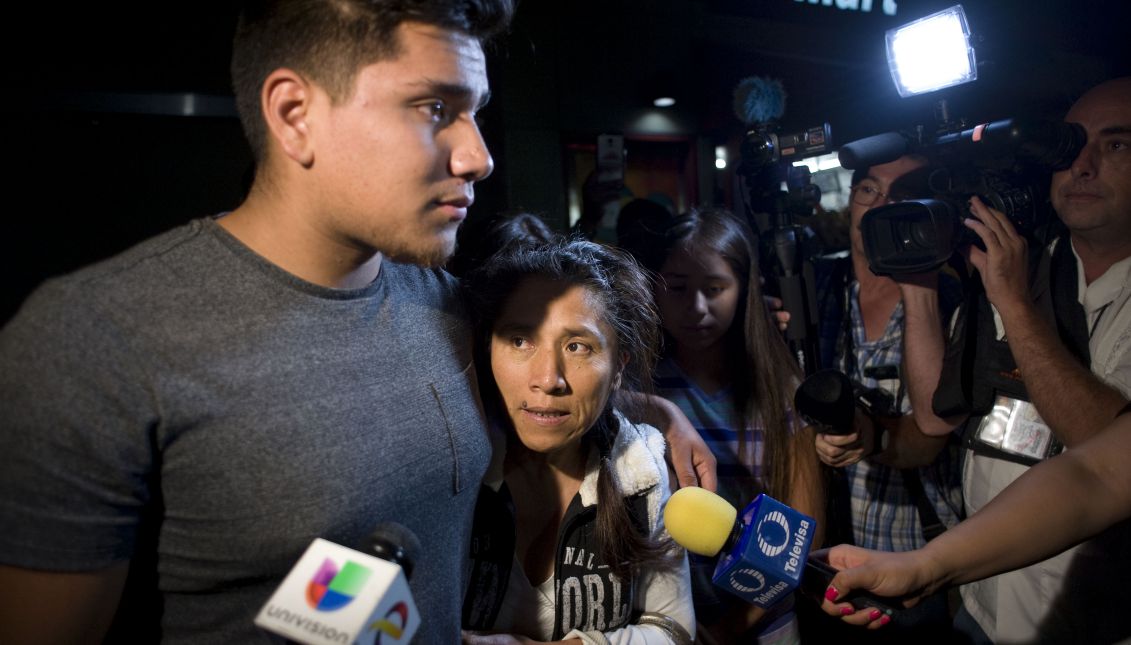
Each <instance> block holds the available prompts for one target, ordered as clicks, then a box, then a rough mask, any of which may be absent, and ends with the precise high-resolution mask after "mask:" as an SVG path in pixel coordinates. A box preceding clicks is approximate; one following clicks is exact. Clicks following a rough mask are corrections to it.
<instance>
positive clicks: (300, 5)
mask: <svg viewBox="0 0 1131 645" xmlns="http://www.w3.org/2000/svg"><path fill="white" fill-rule="evenodd" d="M513 13H514V0H248V1H247V2H245V3H244V5H243V10H242V11H241V12H240V19H239V24H238V25H237V27H236V35H235V39H234V41H233V44H232V67H231V71H232V87H233V90H234V91H235V95H236V108H237V109H238V111H239V115H240V121H241V122H242V123H243V129H244V133H245V135H246V136H247V139H248V142H249V143H250V144H251V149H252V152H253V153H254V154H255V158H256V160H257V161H260V162H262V161H263V158H264V156H265V154H266V150H267V126H266V123H265V121H264V119H263V114H262V112H261V110H260V105H259V95H260V91H261V88H262V87H263V82H264V81H265V80H266V79H267V76H268V75H269V74H270V73H271V72H273V71H275V70H276V69H279V68H282V67H286V68H289V69H293V70H295V71H297V72H299V73H301V74H304V75H306V76H308V77H309V78H310V79H311V80H313V81H314V82H316V83H318V85H320V86H321V87H322V88H323V89H325V90H326V92H327V93H328V94H329V95H330V99H331V100H332V101H334V102H338V101H342V100H345V99H346V98H348V97H349V94H350V93H351V92H352V90H353V86H354V80H355V78H356V76H357V72H358V70H360V69H361V68H362V67H364V66H365V65H369V64H372V63H375V62H377V61H379V60H382V59H388V58H394V57H396V56H397V55H398V54H399V53H400V43H399V42H398V41H397V38H396V32H397V27H399V26H400V25H401V23H404V22H419V23H423V24H427V25H434V26H437V27H441V28H444V29H449V30H452V31H458V32H462V33H465V34H467V35H469V36H472V37H473V38H476V39H477V40H480V41H483V40H485V39H487V38H490V37H491V36H493V35H495V34H496V33H498V32H500V31H502V30H503V29H505V28H506V27H507V25H508V24H509V23H510V19H511V16H512V14H513Z"/></svg>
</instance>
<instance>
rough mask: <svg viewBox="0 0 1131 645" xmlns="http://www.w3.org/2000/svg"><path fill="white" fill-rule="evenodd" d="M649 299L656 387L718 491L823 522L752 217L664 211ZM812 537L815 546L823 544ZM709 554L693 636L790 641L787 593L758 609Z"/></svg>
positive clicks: (808, 439) (820, 492)
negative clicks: (716, 572) (763, 497)
mask: <svg viewBox="0 0 1131 645" xmlns="http://www.w3.org/2000/svg"><path fill="white" fill-rule="evenodd" d="M655 244H656V253H654V254H653V256H652V258H653V259H652V262H653V266H651V267H649V268H650V269H652V270H653V271H655V272H656V273H657V274H659V277H660V281H659V283H658V285H657V288H656V303H657V305H658V307H659V310H660V315H661V317H662V318H663V328H664V332H665V346H664V356H663V358H662V359H661V360H660V363H659V365H658V366H657V370H656V375H655V383H656V389H657V393H658V394H660V395H661V396H664V397H666V398H668V399H670V400H671V401H673V402H675V403H676V404H677V405H678V406H679V407H680V408H681V409H682V410H683V412H684V414H686V415H687V417H688V418H689V419H690V420H691V423H692V425H694V426H696V427H697V428H698V429H699V431H700V433H701V434H702V436H703V438H704V439H705V440H706V442H707V445H708V446H710V447H711V449H712V451H713V452H714V454H715V458H716V459H717V460H718V477H719V494H720V495H722V496H723V497H724V498H725V499H726V500H727V501H729V502H730V503H731V504H733V505H734V506H736V507H737V508H740V509H741V508H743V507H744V506H746V505H747V504H748V503H750V501H751V500H753V499H754V497H755V496H757V494H758V493H762V492H764V493H766V494H768V495H770V496H771V497H773V498H775V499H778V500H780V501H782V502H784V503H786V504H788V505H790V506H792V507H793V508H796V509H797V510H799V511H801V512H803V513H805V514H807V515H810V516H812V517H814V518H816V519H817V526H818V527H820V526H821V525H822V524H823V522H824V512H823V509H824V485H823V482H822V479H821V474H820V467H819V465H818V462H817V458H816V454H815V452H814V450H813V433H812V430H811V429H810V428H800V427H799V424H798V423H797V422H796V419H794V417H793V414H792V411H791V409H790V408H791V405H792V401H793V393H794V391H795V390H796V388H797V384H798V382H799V379H800V375H799V370H798V369H797V364H796V363H795V362H794V360H793V358H792V357H791V356H790V355H789V351H788V349H787V348H786V346H785V343H784V341H783V340H782V337H781V334H780V333H779V332H778V330H777V327H776V326H775V324H774V322H773V320H772V319H771V318H770V315H769V312H768V311H767V309H766V305H765V302H764V301H763V299H762V291H761V286H760V285H761V277H760V275H759V272H758V258H757V256H756V251H755V249H756V245H755V244H754V241H753V234H752V233H751V232H750V229H749V227H747V226H746V224H744V223H743V222H741V221H740V220H738V219H737V218H736V217H734V216H733V215H731V214H730V213H729V212H727V211H724V210H721V209H704V210H693V211H691V212H690V213H688V214H685V215H682V216H680V217H677V218H676V219H674V220H672V222H671V224H670V225H669V226H668V228H667V230H666V231H664V232H663V234H662V235H661V236H660V237H659V239H657V240H656V243H655ZM820 541H821V536H820V535H818V536H816V539H815V544H820ZM713 568H714V561H713V560H711V561H707V560H699V559H697V557H693V559H692V574H693V575H692V579H693V583H694V591H695V607H696V613H697V615H698V617H699V621H700V624H701V625H702V626H703V629H702V632H705V633H704V634H702V635H701V636H702V637H703V638H711V637H714V638H715V639H717V640H719V641H721V642H757V643H780V642H796V640H797V638H798V632H797V621H796V618H795V617H794V615H793V612H792V606H793V603H792V600H790V601H788V602H782V603H779V604H778V605H777V606H775V607H774V608H772V609H771V610H770V613H769V615H766V612H764V611H763V610H761V609H759V608H757V607H754V606H753V605H747V604H745V603H740V602H739V601H738V600H737V599H736V598H732V597H730V596H729V595H727V594H722V593H716V592H717V589H715V587H714V585H712V584H711V582H710V576H711V573H712V571H713Z"/></svg>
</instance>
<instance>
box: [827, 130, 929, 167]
mask: <svg viewBox="0 0 1131 645" xmlns="http://www.w3.org/2000/svg"><path fill="white" fill-rule="evenodd" d="M913 148H914V145H913V144H912V142H911V139H909V138H908V137H907V136H905V135H903V134H900V133H898V132H885V133H883V134H877V135H874V136H871V137H865V138H863V139H857V140H856V141H853V142H851V143H846V144H844V145H843V146H841V147H840V150H839V151H837V159H839V160H840V165H841V166H843V167H844V168H847V169H849V170H856V169H858V168H870V167H872V166H878V165H880V164H883V163H888V162H889V161H895V160H896V159H899V158H900V157H902V156H903V155H905V154H908V153H910V152H911V151H912V150H913Z"/></svg>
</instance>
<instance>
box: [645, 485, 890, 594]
mask: <svg viewBox="0 0 1131 645" xmlns="http://www.w3.org/2000/svg"><path fill="white" fill-rule="evenodd" d="M664 525H665V527H666V528H667V530H668V534H669V535H671V536H672V539H673V540H675V541H676V543H677V544H679V545H680V546H682V547H684V548H685V549H687V550H688V551H691V552H692V553H698V554H699V555H704V556H707V557H714V556H715V555H718V556H719V561H718V564H717V565H716V566H715V572H714V574H713V575H712V576H711V581H712V582H714V583H715V586H717V587H720V588H722V589H725V590H726V591H728V592H730V593H732V594H734V595H736V596H738V597H739V598H742V599H743V600H745V601H746V602H748V603H750V604H753V605H756V606H758V607H763V608H767V607H770V606H771V605H773V604H775V603H777V602H778V601H780V600H783V599H785V598H786V597H787V596H788V595H789V594H790V592H792V591H793V590H794V589H797V588H798V587H802V588H803V589H804V590H805V591H806V592H807V593H809V594H811V595H814V596H815V597H817V598H822V597H823V596H824V593H825V589H826V588H827V587H828V585H829V582H830V581H831V580H832V577H833V576H834V575H836V569H834V568H833V567H831V566H830V565H829V564H828V563H827V562H824V561H822V560H821V559H819V558H816V557H814V558H810V557H809V548H810V547H811V546H812V544H813V535H814V533H815V532H816V528H817V521H816V520H815V519H813V518H812V517H809V516H808V515H805V514H804V513H801V512H799V511H796V510H794V509H792V508H790V507H789V506H786V505H785V504H782V503H781V502H779V501H777V500H776V499H774V498H772V497H770V496H768V495H765V494H761V495H758V497H756V498H754V501H752V502H750V504H748V505H747V506H746V508H745V509H743V511H742V513H741V515H740V514H739V513H738V511H737V510H736V509H735V508H734V507H733V506H731V505H730V503H729V502H727V501H726V500H724V499H723V498H722V497H719V496H718V495H716V494H714V493H712V492H711V491H709V490H706V489H704V488H698V487H695V486H688V487H684V488H681V489H679V490H678V491H676V492H675V493H673V494H672V496H671V498H670V499H669V500H668V503H667V506H665V507H664ZM845 600H847V601H848V602H851V603H852V605H853V606H854V607H856V608H857V609H863V608H865V607H869V608H874V609H879V610H880V611H882V612H884V613H886V614H888V615H889V616H890V615H891V614H892V613H893V610H892V608H891V607H890V606H889V605H888V604H887V603H886V602H885V601H884V600H882V599H881V598H879V597H878V596H874V595H871V594H868V593H863V592H854V593H852V594H850V595H849V596H848V597H847V598H845Z"/></svg>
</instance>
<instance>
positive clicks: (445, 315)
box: [0, 219, 490, 643]
mask: <svg viewBox="0 0 1131 645" xmlns="http://www.w3.org/2000/svg"><path fill="white" fill-rule="evenodd" d="M456 288H457V285H456V283H455V280H454V279H452V278H451V277H450V276H448V275H447V274H445V273H444V272H443V271H441V270H439V269H422V268H418V267H413V266H407V265H398V264H395V263H393V262H390V261H388V260H386V261H385V262H384V263H383V265H382V267H381V272H380V275H379V277H378V278H377V280H375V281H374V282H373V283H372V284H371V285H369V286H367V287H365V288H363V289H356V290H333V289H326V288H323V287H319V286H316V285H313V284H310V283H307V282H304V281H302V280H300V279H298V278H296V277H294V276H292V275H290V274H288V273H286V272H284V271H282V270H280V269H279V268H278V267H276V266H274V265H272V264H271V263H269V262H267V261H266V260H264V259H263V258H261V257H259V256H258V255H256V254H255V253H253V252H252V251H250V250H249V249H248V248H246V247H245V246H244V245H242V244H241V243H240V242H238V241H237V240H235V239H234V238H233V237H231V236H230V235H228V234H227V233H226V232H225V231H224V230H223V229H221V228H220V227H219V226H218V225H217V224H216V223H215V222H214V221H213V220H211V219H202V220H196V221H193V222H191V223H189V224H187V225H185V226H183V227H180V228H178V229H175V230H173V231H170V232H168V233H165V234H163V235H160V236H158V237H155V238H153V239H151V240H149V241H147V242H144V243H142V244H140V245H138V246H137V247H134V248H133V249H130V250H129V251H126V252H125V253H123V254H121V255H119V256H117V257H115V258H112V259H110V260H108V261H106V262H103V263H101V264H98V265H95V266H92V267H89V268H87V269H84V270H82V271H80V272H78V273H75V274H73V275H70V276H67V277H64V278H61V279H57V280H52V281H49V282H47V283H45V284H44V285H43V286H42V287H41V288H40V289H38V290H37V291H36V293H35V294H33V295H32V296H31V297H30V298H29V299H28V301H27V302H26V303H25V304H24V307H23V309H22V310H21V311H20V313H19V314H18V315H17V316H16V318H15V319H13V320H12V322H11V323H10V324H8V325H7V326H6V327H5V329H4V330H3V332H2V333H0V409H2V410H3V412H2V414H0V455H3V456H2V457H0V459H2V464H3V465H2V466H0V525H2V526H3V527H4V530H3V531H0V561H2V562H4V563H6V564H10V565H16V566H21V567H28V568H37V569H47V570H55V571H84V570H94V569H98V568H102V567H106V566H109V565H111V564H114V563H118V562H122V561H125V560H132V561H133V563H134V565H133V567H132V570H131V579H130V582H129V585H128V591H133V592H138V593H136V594H129V595H128V597H130V598H133V597H137V598H142V599H146V598H148V599H150V600H151V601H152V600H153V599H156V600H157V602H150V603H149V606H146V607H145V608H144V609H143V610H142V609H136V608H132V607H133V606H132V605H130V604H129V603H127V604H126V605H125V606H124V607H125V609H124V610H120V612H119V618H123V612H125V613H126V614H132V615H125V616H124V618H125V621H126V624H128V625H129V626H131V627H133V628H135V629H136V627H137V626H138V625H139V624H142V623H145V622H147V621H152V620H155V619H156V615H157V614H160V628H161V630H162V638H163V640H164V641H166V642H192V643H202V642H242V641H248V640H256V639H259V640H262V639H264V638H266V636H265V634H264V633H263V632H259V631H258V630H257V629H256V628H255V627H254V626H253V624H252V620H253V618H254V615H255V614H256V612H257V611H258V610H259V608H260V607H261V606H262V605H263V603H264V602H265V601H266V599H267V597H268V596H269V595H270V593H271V591H272V590H273V589H274V588H275V587H276V586H277V585H278V584H279V583H280V581H281V579H282V576H283V575H284V574H285V573H286V572H287V571H288V570H289V568H290V567H291V566H292V565H293V564H294V563H295V562H296V560H297V559H298V557H299V555H300V554H301V553H302V551H303V550H304V549H305V548H306V547H307V546H308V545H309V543H310V542H311V540H312V539H313V538H315V537H323V538H326V539H328V540H331V541H333V542H337V543H339V544H343V545H346V546H349V547H351V548H357V547H358V546H359V544H360V542H361V540H362V539H363V538H364V536H366V535H367V534H368V533H369V532H370V531H371V530H372V529H373V527H374V526H375V525H376V524H378V523H380V522H382V521H389V520H392V521H396V522H400V523H401V524H403V525H405V526H407V527H408V528H409V529H411V530H412V531H413V532H415V533H416V535H417V536H419V538H420V540H421V542H422V547H423V549H422V555H421V556H420V558H419V561H418V562H417V563H416V569H415V571H414V573H413V577H412V581H411V585H412V589H413V594H414V598H415V600H416V602H417V604H418V607H419V610H420V613H421V618H422V622H423V624H422V626H421V629H420V632H419V633H418V636H417V639H416V640H417V642H427V643H439V642H458V640H459V616H460V604H461V596H462V592H463V587H464V584H463V583H464V581H463V579H462V574H463V562H464V560H465V556H466V551H467V548H468V543H469V535H470V529H471V520H472V512H473V509H474V506H475V496H476V494H477V491H478V488H479V483H480V480H481V479H482V476H483V474H484V472H485V470H486V467H487V463H488V461H489V455H490V445H489V442H488V440H487V436H486V430H485V427H484V425H483V421H482V414H481V411H480V408H479V405H478V403H477V399H476V392H475V375H474V368H473V366H472V363H471V344H470V337H469V333H468V325H467V321H466V318H465V316H464V313H463V310H462V308H461V306H460V303H459V300H458V297H457V291H456ZM155 590H157V591H159V592H160V593H155Z"/></svg>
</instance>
